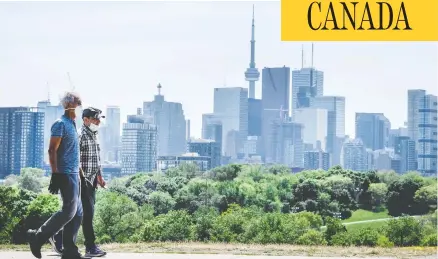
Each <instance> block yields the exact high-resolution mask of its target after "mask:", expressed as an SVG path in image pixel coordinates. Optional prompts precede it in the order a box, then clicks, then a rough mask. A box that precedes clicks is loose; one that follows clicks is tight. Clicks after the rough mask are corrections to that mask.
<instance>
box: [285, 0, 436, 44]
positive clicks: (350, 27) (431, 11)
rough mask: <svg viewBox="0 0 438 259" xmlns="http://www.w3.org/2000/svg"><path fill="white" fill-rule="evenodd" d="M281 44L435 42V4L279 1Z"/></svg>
mask: <svg viewBox="0 0 438 259" xmlns="http://www.w3.org/2000/svg"><path fill="white" fill-rule="evenodd" d="M281 40H282V41H438V0H378V1H376V0H374V1H372V0H368V1H365V0H352V1H347V0H345V1H340V0H281Z"/></svg>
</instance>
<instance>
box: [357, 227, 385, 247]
mask: <svg viewBox="0 0 438 259" xmlns="http://www.w3.org/2000/svg"><path fill="white" fill-rule="evenodd" d="M352 238H353V243H354V244H355V245H357V246H376V245H377V240H378V239H379V233H378V232H377V231H376V230H374V229H371V228H364V229H359V230H358V231H356V232H354V233H353V234H352Z"/></svg>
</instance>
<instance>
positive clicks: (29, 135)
mask: <svg viewBox="0 0 438 259" xmlns="http://www.w3.org/2000/svg"><path fill="white" fill-rule="evenodd" d="M0 143H2V144H1V145H0V177H1V178H4V177H5V176H7V175H9V174H19V173H20V170H21V169H22V168H25V167H35V168H43V161H44V160H43V159H44V113H43V112H38V111H37V110H36V109H30V108H28V107H11V108H0Z"/></svg>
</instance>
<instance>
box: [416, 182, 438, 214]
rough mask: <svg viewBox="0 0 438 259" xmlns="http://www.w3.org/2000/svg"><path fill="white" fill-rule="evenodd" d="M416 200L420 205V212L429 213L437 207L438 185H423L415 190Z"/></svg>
mask: <svg viewBox="0 0 438 259" xmlns="http://www.w3.org/2000/svg"><path fill="white" fill-rule="evenodd" d="M414 201H415V202H416V203H417V205H418V211H419V212H420V213H427V212H429V210H431V209H436V207H437V186H436V184H434V185H428V186H423V187H421V188H420V189H418V190H417V191H416V192H415V196H414Z"/></svg>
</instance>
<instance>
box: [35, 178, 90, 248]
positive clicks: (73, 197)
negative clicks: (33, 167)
mask: <svg viewBox="0 0 438 259" xmlns="http://www.w3.org/2000/svg"><path fill="white" fill-rule="evenodd" d="M61 198H62V209H61V210H60V211H58V212H56V213H55V214H53V216H52V217H51V218H50V219H48V220H47V221H46V222H45V223H44V224H43V225H42V226H41V227H40V229H38V232H37V234H36V238H37V241H38V242H39V243H40V244H44V243H45V242H46V241H47V240H48V239H49V238H50V237H52V236H53V235H55V234H56V233H57V232H59V230H61V229H62V228H64V231H63V232H64V233H63V238H62V244H63V247H64V251H65V253H66V254H75V253H78V247H77V246H76V244H75V243H76V237H77V235H78V231H79V227H80V226H81V223H82V216H83V210H82V201H81V181H80V179H79V174H66V176H65V177H64V178H63V185H62V188H61Z"/></svg>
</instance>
